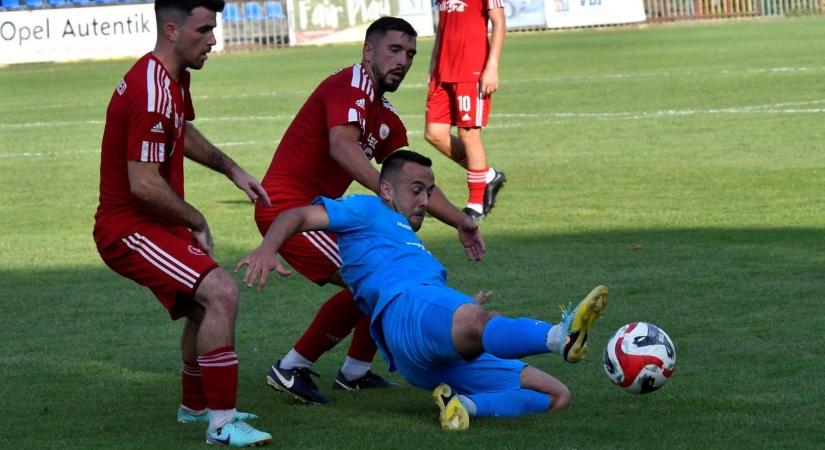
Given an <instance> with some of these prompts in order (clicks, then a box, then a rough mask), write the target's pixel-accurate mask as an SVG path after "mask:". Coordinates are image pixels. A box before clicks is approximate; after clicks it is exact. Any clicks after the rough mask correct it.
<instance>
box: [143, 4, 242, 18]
mask: <svg viewBox="0 0 825 450" xmlns="http://www.w3.org/2000/svg"><path fill="white" fill-rule="evenodd" d="M199 6H200V7H203V8H206V9H208V10H210V11H214V12H216V13H218V12H221V11H223V7H224V6H226V2H225V1H224V0H155V17H156V18H157V20H158V22H160V21H161V20H172V19H173V18H172V17H170V15H171V14H170V13H177V15H178V16H181V15H182V16H183V17H186V16H190V15H192V10H193V9H195V8H197V7H199Z"/></svg>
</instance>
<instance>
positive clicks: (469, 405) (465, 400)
mask: <svg viewBox="0 0 825 450" xmlns="http://www.w3.org/2000/svg"><path fill="white" fill-rule="evenodd" d="M458 401H460V402H461V404H462V405H464V409H466V410H467V414H469V415H470V417H475V416H477V415H478V408H477V407H476V403H475V402H474V401H473V400H472V399H470V397H467V396H466V395H459V396H458Z"/></svg>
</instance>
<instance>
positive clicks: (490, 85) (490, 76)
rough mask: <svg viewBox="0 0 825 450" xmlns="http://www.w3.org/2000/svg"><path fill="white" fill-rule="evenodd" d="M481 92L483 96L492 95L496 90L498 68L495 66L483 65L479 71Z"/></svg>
mask: <svg viewBox="0 0 825 450" xmlns="http://www.w3.org/2000/svg"><path fill="white" fill-rule="evenodd" d="M480 81H481V94H482V95H483V96H484V97H489V96H491V95H493V92H495V91H497V90H498V69H496V68H495V67H485V68H484V72H482V73H481V80H480Z"/></svg>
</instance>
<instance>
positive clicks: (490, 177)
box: [484, 167, 496, 183]
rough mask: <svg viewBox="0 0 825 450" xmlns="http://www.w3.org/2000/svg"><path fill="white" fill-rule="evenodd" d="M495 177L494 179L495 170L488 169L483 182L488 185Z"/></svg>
mask: <svg viewBox="0 0 825 450" xmlns="http://www.w3.org/2000/svg"><path fill="white" fill-rule="evenodd" d="M495 177H496V169H493V168H492V167H490V168H489V169H487V176H486V177H485V180H484V181H486V182H488V183H489V182H491V181H493V178H495Z"/></svg>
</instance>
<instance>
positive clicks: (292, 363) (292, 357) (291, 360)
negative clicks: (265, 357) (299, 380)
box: [278, 348, 314, 370]
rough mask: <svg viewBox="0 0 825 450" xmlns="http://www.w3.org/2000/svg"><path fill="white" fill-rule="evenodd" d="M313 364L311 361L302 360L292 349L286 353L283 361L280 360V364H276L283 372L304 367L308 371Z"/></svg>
mask: <svg viewBox="0 0 825 450" xmlns="http://www.w3.org/2000/svg"><path fill="white" fill-rule="evenodd" d="M313 364H314V363H313V362H312V361H310V360H308V359H306V358H304V357H303V355H301V354H300V353H298V352H297V351H295V349H294V348H293V349H291V350H290V351H289V352H287V354H286V356H284V357H283V359H281V363H280V364H278V367H279V368H281V369H284V370H289V369H294V368H296V367H306V368H307V369H309V368H311V367H312V365H313Z"/></svg>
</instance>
